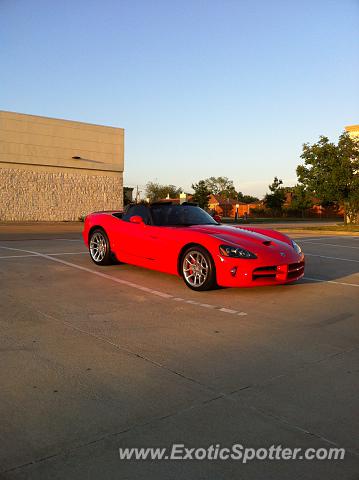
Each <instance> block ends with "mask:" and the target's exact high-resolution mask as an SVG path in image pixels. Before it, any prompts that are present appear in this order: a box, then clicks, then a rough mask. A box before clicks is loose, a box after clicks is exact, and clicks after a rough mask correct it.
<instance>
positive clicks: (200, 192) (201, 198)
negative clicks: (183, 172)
mask: <svg viewBox="0 0 359 480" xmlns="http://www.w3.org/2000/svg"><path fill="white" fill-rule="evenodd" d="M192 188H193V190H194V195H193V197H192V200H193V201H194V202H196V203H198V205H199V206H200V207H201V208H204V209H206V208H208V202H209V197H210V195H211V191H210V190H209V188H208V186H207V184H206V181H205V180H200V181H199V182H198V183H193V184H192Z"/></svg>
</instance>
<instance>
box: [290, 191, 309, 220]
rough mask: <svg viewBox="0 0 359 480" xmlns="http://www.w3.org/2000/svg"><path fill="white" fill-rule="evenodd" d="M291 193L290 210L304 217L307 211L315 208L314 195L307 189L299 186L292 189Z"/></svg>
mask: <svg viewBox="0 0 359 480" xmlns="http://www.w3.org/2000/svg"><path fill="white" fill-rule="evenodd" d="M291 193H292V201H291V204H290V208H291V209H292V210H297V211H298V212H301V214H302V217H304V214H305V211H306V210H309V209H310V208H311V207H312V206H313V200H312V198H313V197H312V195H310V192H308V190H307V189H306V187H305V186H304V185H301V184H297V185H295V186H294V187H293V188H291Z"/></svg>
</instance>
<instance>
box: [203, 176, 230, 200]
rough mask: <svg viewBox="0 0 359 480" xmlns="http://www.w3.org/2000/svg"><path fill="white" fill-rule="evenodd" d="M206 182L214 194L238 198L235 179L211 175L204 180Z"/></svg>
mask: <svg viewBox="0 0 359 480" xmlns="http://www.w3.org/2000/svg"><path fill="white" fill-rule="evenodd" d="M204 182H205V184H206V186H207V188H208V190H209V191H210V193H212V194H213V195H220V196H221V197H223V198H233V199H235V198H237V192H236V189H235V187H234V185H233V181H232V180H229V179H228V178H227V177H210V178H207V179H206V180H204Z"/></svg>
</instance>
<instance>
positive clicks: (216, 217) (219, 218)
mask: <svg viewBox="0 0 359 480" xmlns="http://www.w3.org/2000/svg"><path fill="white" fill-rule="evenodd" d="M213 220H215V221H216V222H218V223H221V222H222V219H221V217H220V216H219V215H214V216H213Z"/></svg>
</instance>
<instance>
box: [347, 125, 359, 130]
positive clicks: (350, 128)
mask: <svg viewBox="0 0 359 480" xmlns="http://www.w3.org/2000/svg"><path fill="white" fill-rule="evenodd" d="M344 128H345V130H346V131H347V132H359V125H348V126H347V127H344Z"/></svg>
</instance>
